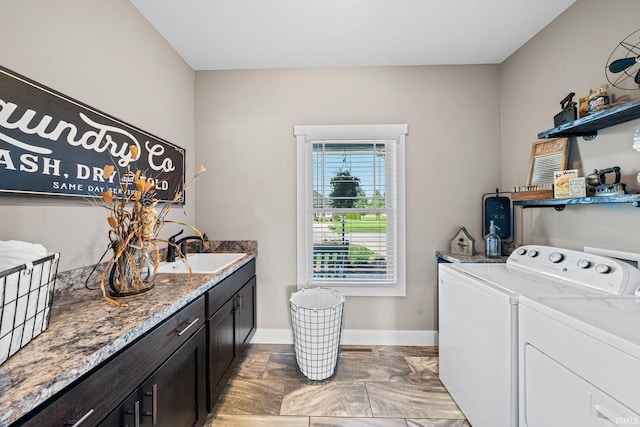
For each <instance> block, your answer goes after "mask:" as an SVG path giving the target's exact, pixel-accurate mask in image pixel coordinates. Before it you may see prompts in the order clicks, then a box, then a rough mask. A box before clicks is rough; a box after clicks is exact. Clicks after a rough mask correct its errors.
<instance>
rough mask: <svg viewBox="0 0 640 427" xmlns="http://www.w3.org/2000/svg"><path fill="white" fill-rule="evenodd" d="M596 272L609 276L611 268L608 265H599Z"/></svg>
mask: <svg viewBox="0 0 640 427" xmlns="http://www.w3.org/2000/svg"><path fill="white" fill-rule="evenodd" d="M596 271H597V272H598V273H602V274H607V273H608V272H610V271H611V267H609V266H608V265H607V264H598V265H596Z"/></svg>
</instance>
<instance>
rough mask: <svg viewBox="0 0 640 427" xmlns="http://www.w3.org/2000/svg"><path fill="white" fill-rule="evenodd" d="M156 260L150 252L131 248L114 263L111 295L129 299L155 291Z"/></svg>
mask: <svg viewBox="0 0 640 427" xmlns="http://www.w3.org/2000/svg"><path fill="white" fill-rule="evenodd" d="M154 265H155V263H154V260H153V259H152V257H151V256H150V252H149V251H146V250H144V249H141V248H139V247H136V246H129V247H127V249H125V250H124V252H123V253H122V255H121V256H120V257H119V258H118V259H117V260H116V261H115V262H114V263H113V265H112V266H111V271H110V272H109V287H110V288H111V290H110V291H109V294H110V295H111V296H113V297H128V296H132V295H137V294H141V293H144V292H147V291H150V290H151V289H153V286H154V285H153V280H154V279H155V268H154Z"/></svg>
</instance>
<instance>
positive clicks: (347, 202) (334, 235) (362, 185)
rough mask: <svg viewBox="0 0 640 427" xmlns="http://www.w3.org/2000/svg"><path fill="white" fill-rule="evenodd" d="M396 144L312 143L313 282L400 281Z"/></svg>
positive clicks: (310, 193)
mask: <svg viewBox="0 0 640 427" xmlns="http://www.w3.org/2000/svg"><path fill="white" fill-rule="evenodd" d="M395 146H396V141H394V140H378V141H367V140H361V141H311V142H310V143H309V144H308V145H307V150H308V151H310V153H309V154H310V161H311V165H310V166H311V169H312V177H311V183H312V191H311V192H309V195H310V196H311V197H312V198H313V200H310V201H309V202H310V205H311V206H312V209H310V211H309V213H308V219H307V220H308V222H309V224H310V227H309V232H310V233H311V236H310V237H311V238H310V240H311V241H312V248H310V250H311V251H312V253H311V257H310V260H309V262H310V263H311V266H310V268H309V272H310V277H309V279H310V280H311V281H314V282H320V281H326V282H332V281H340V282H350V283H354V284H357V283H358V282H366V283H370V282H388V283H394V282H395V279H396V277H395V260H396V247H395V238H394V237H395V234H396V217H395V215H394V212H395V206H396V199H395V188H396V180H395V162H394V159H395Z"/></svg>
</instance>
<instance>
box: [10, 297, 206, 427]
mask: <svg viewBox="0 0 640 427" xmlns="http://www.w3.org/2000/svg"><path fill="white" fill-rule="evenodd" d="M204 325H205V299H204V297H200V298H198V299H196V300H195V301H193V302H192V303H191V304H189V305H188V306H186V307H185V308H183V309H182V310H180V311H178V312H177V313H175V314H174V315H173V316H171V317H170V318H168V319H167V320H165V321H164V322H163V323H161V324H160V325H158V326H157V327H156V328H155V329H153V330H152V331H151V332H149V333H148V334H146V335H145V336H143V337H141V338H139V339H138V340H137V341H135V342H134V343H133V344H131V345H130V346H128V347H127V348H125V349H124V350H122V351H121V352H120V353H118V354H117V355H115V356H114V357H112V358H111V359H109V360H108V361H106V362H105V363H104V364H102V365H101V366H99V367H98V368H96V370H94V371H93V372H90V373H89V374H88V375H87V376H86V377H85V378H83V379H80V380H79V381H78V383H76V384H75V385H73V386H71V388H70V389H69V390H67V391H64V392H62V393H60V394H59V395H57V396H55V397H54V398H53V399H52V400H51V401H50V402H48V403H46V404H45V405H43V406H42V407H41V408H38V409H37V410H36V411H34V412H33V413H32V414H29V415H28V416H27V417H26V418H23V419H21V420H18V421H17V422H16V423H14V424H13V425H14V426H23V425H24V426H34V427H44V426H52V427H62V426H73V425H76V426H78V427H89V426H96V425H99V424H100V423H101V422H103V420H104V421H105V422H107V421H109V422H111V424H105V425H108V426H111V425H118V426H126V425H132V426H136V424H135V415H133V414H134V413H135V410H136V401H138V402H139V403H138V406H139V407H138V411H139V412H140V411H142V412H145V413H146V412H150V411H151V409H149V402H152V400H153V398H152V396H148V395H147V394H146V393H150V392H152V391H153V387H146V384H147V383H146V382H147V381H150V380H152V379H155V381H156V382H157V383H158V384H159V385H160V384H163V391H162V393H166V391H165V390H170V389H172V388H176V389H179V388H181V389H185V387H186V386H185V384H184V382H183V381H184V378H183V374H182V373H181V372H179V370H181V369H183V368H186V369H192V370H193V369H198V375H200V378H199V380H198V381H197V382H195V383H194V388H195V390H197V392H198V393H199V395H198V398H197V405H196V404H194V405H192V406H191V410H192V415H191V417H192V418H194V419H195V418H198V419H199V420H200V419H201V422H200V424H196V425H203V424H204V421H205V418H206V382H205V380H206V375H205V371H206V357H205V354H206V331H205V329H204V328H203V326H204ZM200 329H202V330H201V331H200V332H199V335H198V334H197V332H198V331H199V330H200ZM191 338H193V339H191ZM198 340H199V341H198ZM193 346H195V347H193ZM196 347H197V348H196ZM198 355H199V356H198ZM196 358H198V360H196ZM176 365H179V368H175V366H176ZM192 372H193V371H191V372H189V371H187V372H186V373H185V374H184V376H186V377H189V378H190V381H194V378H195V377H194V375H193V374H192ZM159 385H158V387H159ZM189 387H190V386H189ZM181 393H183V392H181ZM193 395H194V392H193V391H192V392H190V394H189V396H193ZM157 397H160V395H159V394H158V395H157ZM162 399H164V400H162V403H163V405H159V406H158V408H160V411H173V409H172V408H173V406H174V404H175V403H174V402H172V401H171V398H162ZM125 407H126V410H125V409H124V408H125ZM116 408H119V409H122V414H123V415H126V416H120V414H118V415H114V409H116ZM129 412H131V413H129ZM161 413H162V412H158V414H161ZM106 417H109V419H108V420H106V419H105V418H106ZM111 417H114V418H111ZM144 418H145V417H144V416H143V418H142V419H144ZM167 418H168V419H169V417H167ZM131 422H133V423H134V424H130V423H131ZM144 425H147V424H144ZM149 425H151V424H149ZM162 425H172V426H175V425H185V426H190V425H193V424H162Z"/></svg>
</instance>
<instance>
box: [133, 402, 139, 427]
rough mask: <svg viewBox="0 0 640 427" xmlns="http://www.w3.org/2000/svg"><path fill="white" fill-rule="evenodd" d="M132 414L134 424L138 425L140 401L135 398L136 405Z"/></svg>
mask: <svg viewBox="0 0 640 427" xmlns="http://www.w3.org/2000/svg"><path fill="white" fill-rule="evenodd" d="M133 416H134V417H135V421H134V424H133V425H134V426H135V427H140V401H139V400H136V405H135V406H134V409H133Z"/></svg>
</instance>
